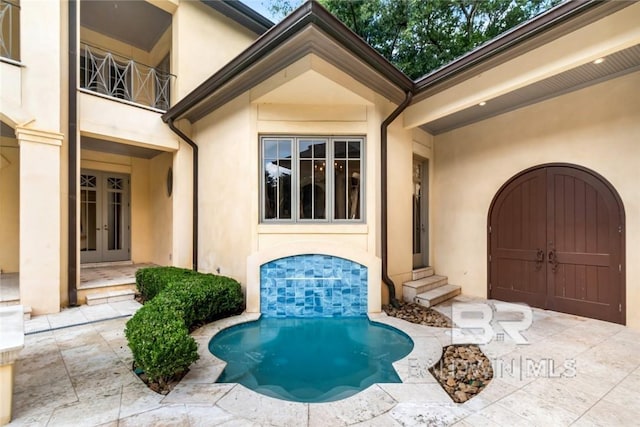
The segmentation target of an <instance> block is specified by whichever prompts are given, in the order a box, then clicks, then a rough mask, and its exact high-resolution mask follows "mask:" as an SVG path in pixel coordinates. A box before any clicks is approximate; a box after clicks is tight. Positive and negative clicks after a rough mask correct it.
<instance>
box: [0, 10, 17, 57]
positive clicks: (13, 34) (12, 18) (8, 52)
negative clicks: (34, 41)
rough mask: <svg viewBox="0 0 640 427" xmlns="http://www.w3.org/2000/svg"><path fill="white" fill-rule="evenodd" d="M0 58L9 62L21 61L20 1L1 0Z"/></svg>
mask: <svg viewBox="0 0 640 427" xmlns="http://www.w3.org/2000/svg"><path fill="white" fill-rule="evenodd" d="M0 57H2V59H3V60H8V61H7V62H19V61H20V4H19V2H18V0H0Z"/></svg>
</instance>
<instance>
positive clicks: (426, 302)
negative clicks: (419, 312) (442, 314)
mask: <svg viewBox="0 0 640 427" xmlns="http://www.w3.org/2000/svg"><path fill="white" fill-rule="evenodd" d="M460 293H461V289H460V288H457V289H453V290H451V291H449V292H447V293H446V294H443V295H440V296H438V297H436V298H420V297H417V298H416V299H415V302H416V303H418V304H420V305H423V306H425V307H433V306H434V305H438V304H440V303H441V302H444V301H447V300H450V299H451V298H454V297H456V296H458V295H460Z"/></svg>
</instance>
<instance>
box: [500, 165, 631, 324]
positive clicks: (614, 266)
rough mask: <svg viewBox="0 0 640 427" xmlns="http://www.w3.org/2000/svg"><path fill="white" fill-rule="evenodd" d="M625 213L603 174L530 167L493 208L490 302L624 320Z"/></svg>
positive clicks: (507, 185)
mask: <svg viewBox="0 0 640 427" xmlns="http://www.w3.org/2000/svg"><path fill="white" fill-rule="evenodd" d="M624 230H625V224H624V208H623V205H622V201H621V200H620V197H619V196H618V194H617V192H616V191H615V189H614V188H613V187H612V186H611V184H610V183H609V182H607V181H606V180H605V179H604V178H603V177H601V176H600V175H598V174H597V173H595V172H593V171H590V170H588V169H585V168H582V167H580V166H575V165H570V164H547V165H541V166H536V167H534V168H531V169H527V170H525V171H523V172H521V173H519V174H518V175H516V176H514V177H513V178H511V179H510V180H509V181H508V182H507V183H505V184H504V185H503V186H502V188H500V190H499V191H498V193H497V194H496V196H495V197H494V199H493V202H492V204H491V207H490V209H489V227H488V245H489V248H488V249H489V266H488V274H489V281H488V295H489V298H493V299H498V300H504V301H511V302H524V303H527V304H529V305H531V306H534V307H539V308H544V309H549V310H555V311H560V312H564V313H570V314H576V315H579V316H585V317H591V318H595V319H601V320H607V321H610V322H616V323H621V324H624V323H625V280H624V277H625V276H624V272H625V257H624Z"/></svg>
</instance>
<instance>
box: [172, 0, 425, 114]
mask: <svg viewBox="0 0 640 427" xmlns="http://www.w3.org/2000/svg"><path fill="white" fill-rule="evenodd" d="M310 25H315V26H316V27H318V28H319V29H321V30H322V31H323V32H325V33H326V34H327V35H328V36H330V37H331V38H333V39H335V40H336V41H337V42H338V43H339V44H340V45H342V46H344V47H345V48H346V49H347V50H348V51H350V52H352V53H353V54H354V56H356V57H358V58H359V59H360V60H362V61H363V62H365V63H366V64H368V65H369V66H371V67H372V68H373V69H374V70H376V71H377V72H378V73H380V74H382V75H383V76H384V77H385V78H387V79H388V80H389V81H390V82H392V83H393V84H395V85H396V86H398V87H399V88H400V89H401V90H402V91H404V92H410V91H413V81H412V80H411V79H410V78H409V77H407V76H406V75H405V74H404V73H403V72H402V71H400V70H399V69H398V68H397V67H396V66H395V65H393V64H391V63H390V62H389V61H388V60H387V59H385V58H384V57H383V56H382V55H380V54H379V53H378V52H377V51H376V50H375V49H373V48H372V47H371V46H369V45H368V44H367V43H366V42H365V41H364V40H362V39H361V38H360V37H359V36H358V35H357V34H355V33H354V32H353V31H351V30H350V29H349V28H348V27H347V26H345V25H344V24H343V23H342V22H340V21H339V20H338V19H337V18H336V17H334V16H333V15H332V14H331V13H330V12H329V11H327V10H326V9H325V8H324V7H322V6H321V5H320V4H318V3H316V2H315V1H309V2H307V3H304V4H303V5H302V6H300V7H299V8H298V9H296V10H295V11H294V12H292V13H291V14H290V15H288V16H287V17H286V18H285V19H284V20H282V21H281V22H280V23H279V24H277V25H275V26H274V27H273V28H271V29H270V30H269V31H267V32H266V33H264V34H263V35H262V36H261V37H259V38H258V39H257V40H256V41H255V42H254V43H253V44H252V45H251V46H249V47H248V48H247V49H245V50H244V51H243V52H242V53H240V54H239V55H238V56H237V57H236V58H234V59H233V60H231V62H229V63H228V64H226V65H225V66H224V67H222V68H221V69H220V70H219V71H217V72H216V73H215V74H213V75H212V76H211V77H209V78H208V79H207V80H205V81H204V82H203V83H202V84H200V85H199V86H198V87H197V88H195V89H194V90H193V91H192V92H191V93H189V94H188V95H187V96H185V97H184V98H183V99H182V100H180V101H179V102H178V103H177V104H176V105H174V106H173V107H172V108H170V109H169V110H168V111H167V112H166V113H164V114H163V115H162V120H163V121H164V122H168V121H169V120H170V119H173V120H178V119H180V118H182V117H183V116H184V115H185V114H187V113H188V111H189V110H191V109H192V108H193V107H195V106H196V105H197V104H198V103H200V102H202V101H203V100H204V99H205V98H207V97H208V96H210V95H211V94H213V93H214V92H215V91H216V90H218V89H220V88H221V87H222V86H224V85H225V84H227V83H229V82H230V81H231V80H232V79H234V78H235V77H237V76H238V75H239V74H241V73H242V72H244V71H246V70H247V69H249V68H250V67H251V66H252V65H253V64H255V63H257V62H258V61H260V60H262V59H263V58H265V57H267V56H268V55H269V53H270V52H272V51H273V50H274V49H276V48H278V47H279V46H281V45H282V44H283V43H285V42H286V41H287V40H289V39H290V38H291V37H293V36H294V35H295V34H297V33H299V32H301V31H302V30H304V29H305V28H306V27H308V26H310Z"/></svg>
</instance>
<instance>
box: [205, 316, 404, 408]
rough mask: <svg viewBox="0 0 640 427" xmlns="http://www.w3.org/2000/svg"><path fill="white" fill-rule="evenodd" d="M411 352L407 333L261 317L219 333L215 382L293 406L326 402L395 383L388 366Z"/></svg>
mask: <svg viewBox="0 0 640 427" xmlns="http://www.w3.org/2000/svg"><path fill="white" fill-rule="evenodd" d="M412 349H413V341H412V340H411V338H409V337H408V336H407V335H406V334H404V333H403V332H401V331H398V330H397V329H394V328H392V327H390V326H386V325H382V324H379V323H374V322H371V321H369V319H368V318H366V317H352V318H284V319H282V318H261V319H259V320H257V321H255V322H250V323H245V324H242V325H237V326H234V327H231V328H229V329H225V330H223V331H221V332H220V333H218V334H217V335H216V336H215V337H213V338H212V339H211V341H210V342H209V351H210V352H211V353H213V354H214V355H215V356H217V357H219V358H220V359H223V360H225V361H226V362H227V366H226V368H225V369H224V371H223V372H222V374H221V375H220V377H219V378H218V381H217V382H219V383H240V384H242V385H244V386H246V387H248V388H250V389H252V390H254V391H256V392H258V393H261V394H264V395H267V396H272V397H276V398H279V399H284V400H290V401H295V402H330V401H334V400H339V399H344V398H345V397H348V396H351V395H353V394H355V393H357V392H359V391H361V390H364V389H365V388H367V387H369V386H370V385H372V384H374V383H399V382H401V381H400V378H399V377H398V374H397V373H396V371H395V370H394V369H393V366H392V365H391V364H392V362H394V361H396V360H398V359H401V358H403V357H405V356H406V355H407V354H409V352H410V351H411V350H412Z"/></svg>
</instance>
